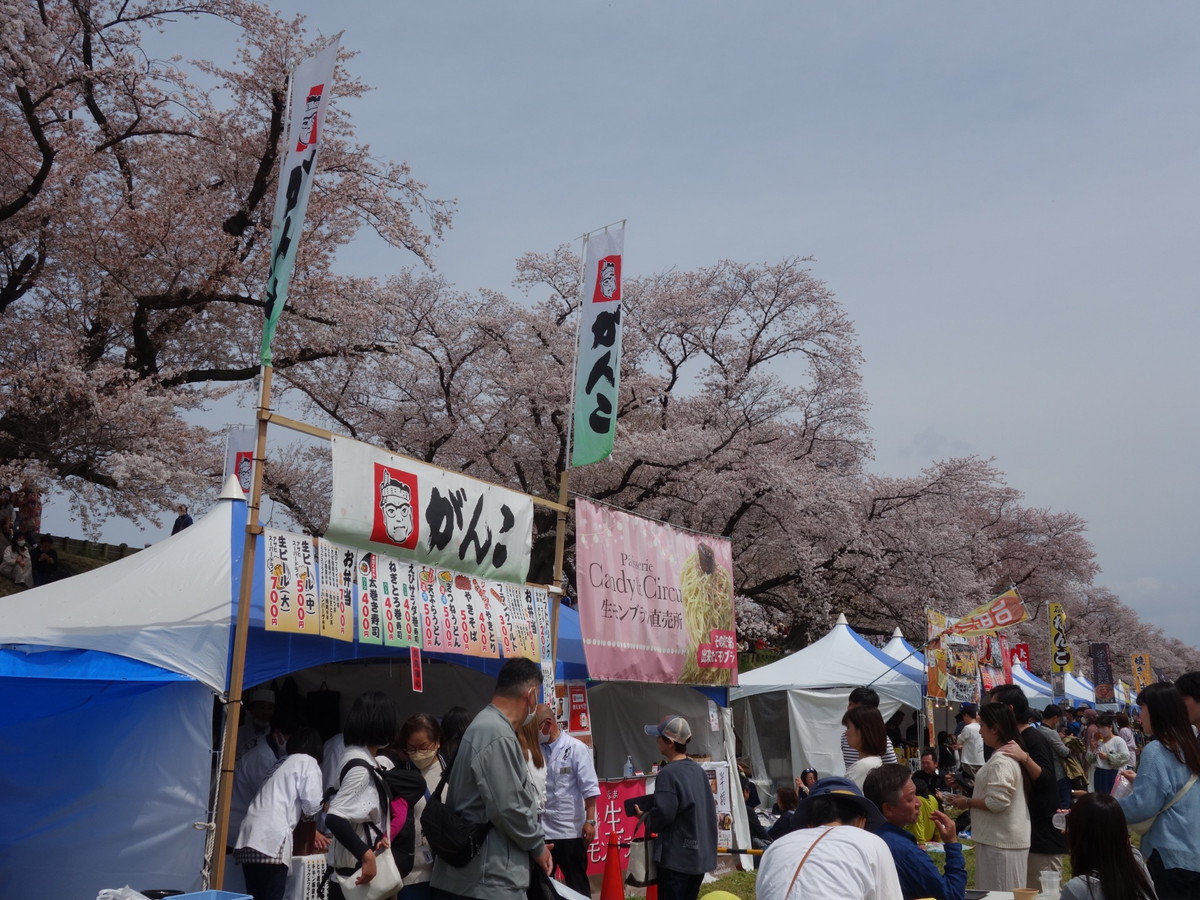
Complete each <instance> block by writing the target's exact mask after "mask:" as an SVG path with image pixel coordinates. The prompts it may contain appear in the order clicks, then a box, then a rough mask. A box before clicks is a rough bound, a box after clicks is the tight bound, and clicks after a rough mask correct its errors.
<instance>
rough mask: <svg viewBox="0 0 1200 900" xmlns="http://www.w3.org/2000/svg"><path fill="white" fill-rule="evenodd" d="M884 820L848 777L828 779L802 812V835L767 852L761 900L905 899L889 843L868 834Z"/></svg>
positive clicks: (761, 877) (779, 842) (799, 831)
mask: <svg viewBox="0 0 1200 900" xmlns="http://www.w3.org/2000/svg"><path fill="white" fill-rule="evenodd" d="M883 821H884V820H883V817H882V815H881V814H880V812H879V810H878V809H877V808H876V807H875V805H874V804H873V803H871V801H870V800H868V799H866V798H865V797H864V796H863V795H862V791H860V790H859V789H858V785H856V784H855V783H854V782H853V781H850V780H849V779H848V778H838V777H831V778H822V779H821V780H820V781H818V782H817V783H816V784H815V785H813V787H812V790H811V791H810V792H809V795H808V796H807V797H805V798H804V799H803V800H802V801H801V802H800V805H799V806H798V807H797V808H796V812H795V822H796V826H797V827H796V830H795V831H792V832H789V833H788V834H786V835H784V836H783V837H781V838H779V839H778V840H776V841H775V842H774V843H772V844H771V846H769V847H768V848H767V849H766V852H765V853H763V857H762V866H761V867H760V868H759V870H758V878H757V882H756V888H755V890H756V893H757V896H758V898H759V900H803V898H807V897H820V898H822V900H903V896H904V895H903V893H902V891H901V889H900V878H899V876H898V875H897V874H896V864H895V862H894V861H893V860H892V853H891V851H890V850H889V849H888V846H887V844H885V843H884V842H883V840H882V839H881V838H879V837H877V836H876V835H874V834H871V833H870V832H868V831H865V830H864V829H865V828H866V827H867V826H868V824H870V825H872V826H879V825H881V824H882V823H883Z"/></svg>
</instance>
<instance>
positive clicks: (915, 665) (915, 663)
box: [880, 625, 925, 689]
mask: <svg viewBox="0 0 1200 900" xmlns="http://www.w3.org/2000/svg"><path fill="white" fill-rule="evenodd" d="M880 649H881V650H882V651H883V652H884V654H885V655H887V656H890V657H891V658H892V659H894V660H896V663H897V665H896V671H897V672H899V673H900V674H901V675H905V676H907V677H908V679H909V680H910V681H913V682H916V683H917V684H919V685H920V686H921V687H922V689H923V688H924V687H925V654H924V653H922V652H921V651H920V650H918V649H916V648H915V647H914V646H913V645H912V644H910V643H909V642H908V641H906V640H905V639H904V635H903V634H901V633H900V626H899V625H897V626H896V630H895V631H893V632H892V638H891V640H889V641H888V642H887V643H886V644H884V645H883V646H882V647H881V648H880Z"/></svg>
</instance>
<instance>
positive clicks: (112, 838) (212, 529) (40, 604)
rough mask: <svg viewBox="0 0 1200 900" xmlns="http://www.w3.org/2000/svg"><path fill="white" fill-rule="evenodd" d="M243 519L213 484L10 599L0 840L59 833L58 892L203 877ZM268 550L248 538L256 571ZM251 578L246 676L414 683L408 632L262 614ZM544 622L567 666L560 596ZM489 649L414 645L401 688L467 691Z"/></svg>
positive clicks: (253, 679)
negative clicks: (143, 530)
mask: <svg viewBox="0 0 1200 900" xmlns="http://www.w3.org/2000/svg"><path fill="white" fill-rule="evenodd" d="M245 521H246V503H245V500H244V495H243V494H242V491H241V489H240V488H239V487H238V486H237V484H236V483H234V484H231V485H227V486H226V490H225V492H223V493H222V499H220V500H219V501H218V502H217V504H216V505H215V507H214V508H213V509H212V510H211V511H210V512H209V513H208V514H207V515H206V516H204V517H202V518H200V519H198V520H197V521H196V523H195V524H194V525H193V526H192V527H190V528H188V529H185V530H184V531H182V532H180V533H179V534H178V535H175V536H173V537H171V538H168V539H167V540H164V541H162V542H160V543H158V544H156V545H154V546H153V547H150V548H147V549H146V550H143V551H141V552H139V553H136V554H134V555H132V556H128V557H125V558H124V559H121V560H118V561H117V562H114V563H111V564H109V565H107V566H103V567H100V568H97V569H94V570H92V571H90V572H85V573H83V574H80V575H76V576H73V577H72V578H69V579H64V580H62V581H57V582H53V583H51V584H48V585H46V586H44V587H39V588H35V589H34V590H31V591H27V592H25V593H23V594H20V595H17V596H16V597H13V598H10V600H9V603H8V605H9V607H10V608H8V609H6V610H5V615H4V625H3V633H2V635H0V640H2V641H3V642H4V648H3V651H2V653H0V678H2V679H3V684H2V685H0V687H2V688H3V694H2V696H3V699H2V700H0V746H2V747H3V750H4V759H5V761H6V765H5V766H4V767H3V769H2V770H0V790H3V792H4V796H5V798H6V801H7V804H6V808H7V809H8V813H6V821H7V822H8V826H7V827H6V828H5V829H3V830H0V857H3V858H5V859H9V860H12V859H53V858H55V857H56V855H57V854H58V853H59V850H60V848H62V847H64V846H70V847H71V848H72V865H71V866H70V867H69V868H68V869H67V870H64V871H61V872H59V873H57V875H56V877H57V879H58V880H57V881H56V885H57V887H58V888H59V889H60V891H61V896H72V897H75V896H78V897H84V896H95V895H96V893H97V892H98V890H99V889H100V888H103V887H120V886H121V885H124V884H131V885H132V886H134V887H138V886H139V885H140V886H141V887H143V888H154V887H174V888H177V889H184V890H195V889H198V888H199V887H200V886H201V867H202V862H203V859H204V855H205V840H206V829H205V823H206V822H208V821H209V818H210V790H211V784H212V776H213V770H214V767H215V757H214V747H217V746H219V730H218V731H216V732H215V733H214V729H215V728H217V729H219V718H220V705H219V703H218V704H214V700H215V699H216V698H218V697H219V696H220V695H221V694H222V693H223V692H224V690H225V688H226V679H227V678H228V672H229V658H230V644H231V622H232V620H233V617H234V615H235V614H236V603H237V596H238V581H239V579H238V577H237V573H238V572H239V570H240V566H241V553H242V548H243V535H244V530H245ZM260 540H261V539H260ZM267 556H268V555H267V554H263V553H261V552H260V554H259V560H260V571H261V570H262V566H264V565H265V560H266V559H267ZM254 580H255V587H254V591H253V599H252V603H251V607H252V608H251V624H252V628H251V629H250V633H249V648H248V652H247V660H246V673H247V674H246V683H247V684H258V683H264V682H270V681H272V680H273V679H278V678H281V677H283V676H286V675H289V674H291V673H298V674H297V679H298V681H299V683H300V684H301V687H302V688H303V689H308V688H310V687H314V686H317V685H319V684H320V681H314V680H313V679H315V678H318V677H320V678H322V679H323V680H327V681H328V683H329V684H330V685H331V686H338V685H345V687H344V688H343V696H345V697H347V698H352V697H353V696H355V694H353V693H351V692H353V691H356V690H359V689H362V688H363V687H364V685H365V684H366V683H368V681H369V682H370V683H372V686H376V687H377V686H378V683H377V682H375V681H374V680H373V679H375V678H377V677H384V676H385V675H386V674H387V673H389V672H390V674H391V675H393V676H394V675H395V674H396V673H402V675H403V677H402V678H401V679H400V681H399V682H397V683H395V684H394V685H393V686H395V687H396V688H397V691H401V690H402V688H401V682H402V686H403V689H405V690H407V689H410V688H411V684H412V682H411V678H412V671H413V669H412V664H411V659H410V651H409V648H408V647H399V646H386V645H384V644H378V645H371V644H364V643H361V642H358V641H350V642H347V641H336V640H329V639H327V638H322V637H320V636H318V635H315V634H309V635H298V634H288V633H281V632H273V631H267V630H266V629H265V628H264V627H263V626H264V607H263V582H264V578H263V577H262V576H261V575H260V576H259V577H256V578H255V579H254ZM559 630H560V633H559V657H560V662H559V663H558V664H557V666H556V676H557V678H558V679H561V680H567V679H581V678H583V677H585V675H586V668H585V666H584V661H583V654H582V645H581V642H580V637H579V626H578V617H577V616H576V615H575V613H574V612H573V611H572V610H567V609H563V610H562V611H561V613H560V621H559ZM381 659H382V661H381V662H379V660H381ZM389 660H390V662H389ZM372 661H377V662H374V663H373V662H372ZM501 663H502V659H499V658H494V659H482V658H472V657H468V656H464V655H461V654H451V653H428V654H425V677H424V687H425V689H426V691H427V692H428V693H427V695H426V696H424V697H421V698H419V699H413V700H412V702H416V703H421V705H422V706H425V705H428V707H429V709H431V710H434V711H437V712H441V711H442V710H443V709H444V706H443V707H440V708H439V707H437V706H435V705H434V704H439V703H445V704H447V705H448V704H449V703H450V702H451V698H454V700H453V702H455V703H460V702H462V699H463V698H464V697H471V698H475V699H476V702H477V703H478V705H479V706H482V705H483V703H486V701H487V698H488V696H490V688H491V685H492V681H491V678H490V677H489V676H494V674H495V672H496V671H497V670H498V669H499V666H500V665H501ZM339 667H340V670H341V671H338V670H339ZM335 675H336V677H333V676H335ZM364 679H366V681H364ZM397 696H400V697H408V698H415V697H416V695H412V694H404V693H398V694H397ZM480 698H482V699H480ZM346 705H348V703H347V704H346ZM464 705H467V704H464ZM343 714H344V710H343ZM44 878H45V872H44V869H42V868H40V867H38V866H26V865H21V866H14V865H6V866H4V867H3V868H2V869H0V896H5V897H19V896H27V897H32V896H41V895H43V894H42V889H43V888H44V884H45V882H44Z"/></svg>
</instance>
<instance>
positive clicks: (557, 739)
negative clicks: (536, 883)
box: [537, 703, 600, 897]
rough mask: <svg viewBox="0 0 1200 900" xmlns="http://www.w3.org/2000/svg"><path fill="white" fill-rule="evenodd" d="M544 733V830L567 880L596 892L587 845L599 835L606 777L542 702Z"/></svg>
mask: <svg viewBox="0 0 1200 900" xmlns="http://www.w3.org/2000/svg"><path fill="white" fill-rule="evenodd" d="M537 729H538V736H539V738H540V740H541V742H542V752H543V754H544V755H545V758H546V809H545V811H544V812H543V813H542V830H543V831H544V832H545V833H546V842H547V843H548V844H551V845H552V846H551V848H550V853H551V854H552V855H553V857H554V865H555V866H557V867H558V869H559V871H560V872H561V873H562V881H563V884H565V885H566V886H567V887H569V888H571V890H573V891H577V892H579V893H580V894H583V895H584V896H585V897H591V896H592V889H591V885H590V884H589V883H588V875H587V848H588V845H589V844H590V843H591V842H592V841H594V840H595V839H596V801H597V800H598V799H599V798H600V781H599V779H597V778H596V766H595V764H594V763H593V762H592V751H591V750H590V749H589V748H588V747H587V745H585V744H584V743H583V742H582V741H580V740H579V739H578V738H575V737H573V736H572V735H569V734H567V733H566V732H565V731H563V730H562V729H561V728H560V727H559V725H558V720H557V719H556V718H555V716H554V711H553V710H551V709H550V707H549V706H547V705H546V704H544V703H543V704H541V705H540V706H539V707H538V711H537Z"/></svg>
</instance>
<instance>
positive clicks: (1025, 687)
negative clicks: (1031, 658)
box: [1012, 660, 1054, 709]
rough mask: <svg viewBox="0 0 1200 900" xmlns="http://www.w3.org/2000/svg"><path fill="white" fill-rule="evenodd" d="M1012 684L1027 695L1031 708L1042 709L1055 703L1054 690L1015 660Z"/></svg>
mask: <svg viewBox="0 0 1200 900" xmlns="http://www.w3.org/2000/svg"><path fill="white" fill-rule="evenodd" d="M1012 683H1013V684H1015V685H1016V686H1017V687H1019V688H1020V689H1021V691H1022V692H1023V693H1024V694H1025V696H1026V698H1027V699H1028V700H1029V705H1030V706H1035V707H1037V708H1038V709H1042V708H1043V707H1046V706H1049V705H1050V704H1051V703H1053V702H1054V690H1053V689H1052V688H1051V687H1050V685H1049V684H1047V683H1046V682H1045V681H1042V679H1040V678H1038V677H1037V676H1036V675H1033V674H1031V673H1030V672H1029V671H1028V670H1027V669H1026V668H1025V667H1024V666H1022V665H1021V664H1020V663H1019V662H1016V661H1015V660H1014V661H1013V664H1012Z"/></svg>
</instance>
